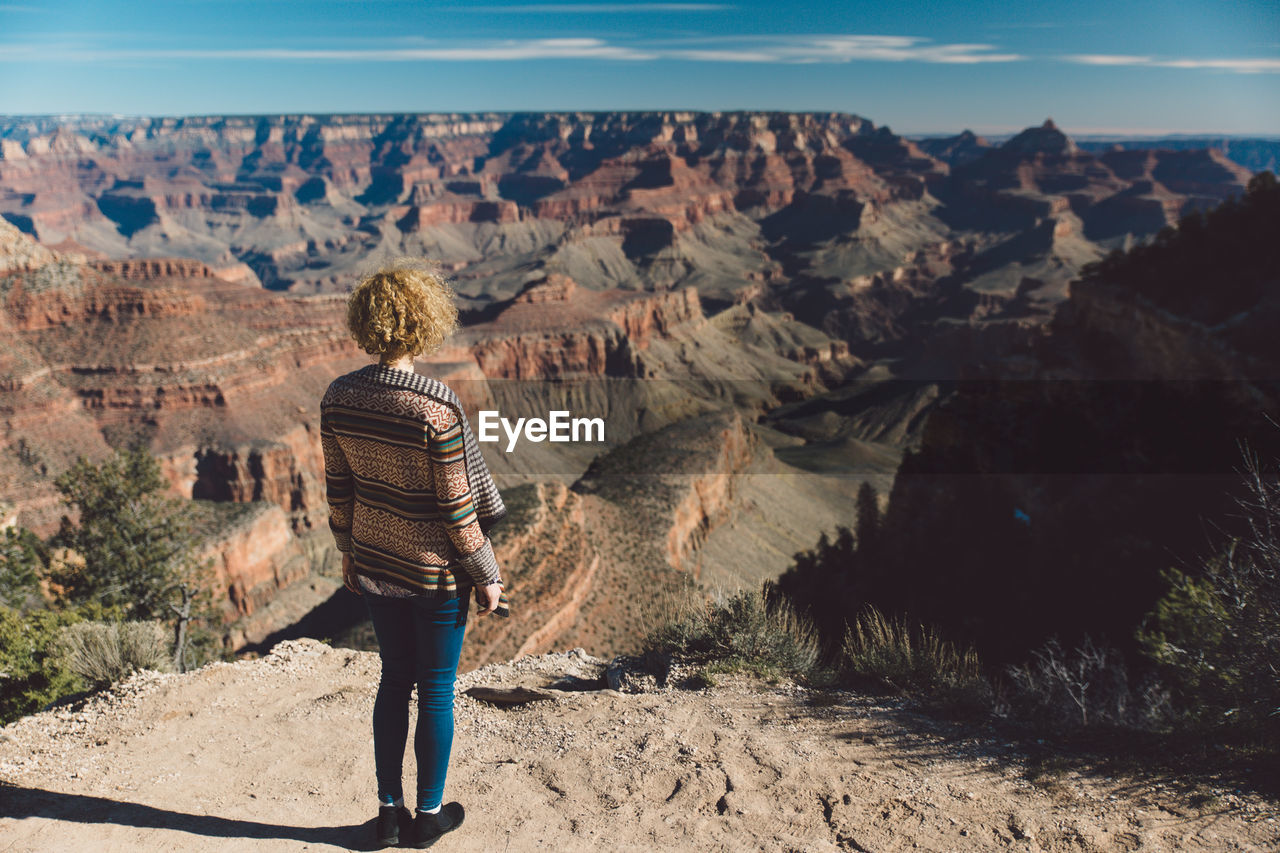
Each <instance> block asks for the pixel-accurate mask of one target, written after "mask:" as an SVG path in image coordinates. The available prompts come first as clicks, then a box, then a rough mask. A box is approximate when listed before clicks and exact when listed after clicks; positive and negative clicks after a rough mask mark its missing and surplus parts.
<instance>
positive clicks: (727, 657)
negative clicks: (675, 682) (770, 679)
mask: <svg viewBox="0 0 1280 853" xmlns="http://www.w3.org/2000/svg"><path fill="white" fill-rule="evenodd" d="M655 614H656V618H655V625H656V627H655V628H654V629H653V630H652V631H651V632H650V633H649V635H648V636H647V637H646V638H645V640H644V643H643V646H644V649H645V652H646V653H647V654H659V655H663V654H665V655H672V656H678V657H680V658H683V659H685V660H689V661H698V662H703V663H716V664H718V665H719V666H718V668H719V669H722V670H723V669H734V668H739V669H743V670H748V671H752V672H755V673H758V674H787V675H792V676H804V675H807V674H808V673H809V671H810V670H811V669H812V668H813V667H814V665H815V664H816V663H817V660H818V638H817V633H816V631H815V630H814V628H813V626H812V625H811V624H810V623H809V622H808V620H805V619H803V618H801V617H800V616H798V615H797V614H796V612H795V609H794V608H793V607H792V606H791V605H790V604H789V603H787V602H784V601H776V602H774V603H772V604H771V603H769V602H768V601H767V595H766V592H765V588H764V585H762V586H761V587H760V588H757V589H743V590H739V591H737V592H735V593H733V594H732V595H730V596H728V597H727V598H725V599H724V600H722V601H721V602H719V603H717V602H715V601H713V600H711V599H710V598H708V597H707V596H706V594H705V593H704V592H702V591H701V589H699V588H698V587H697V586H696V585H694V584H691V583H690V584H686V585H685V586H684V587H682V588H681V589H680V590H679V591H677V592H676V593H674V594H672V595H669V596H668V597H666V598H665V599H663V600H662V601H661V602H660V603H659V605H658V606H657V608H656V609H655Z"/></svg>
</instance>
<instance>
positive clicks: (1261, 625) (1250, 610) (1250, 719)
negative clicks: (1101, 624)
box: [1137, 450, 1280, 744]
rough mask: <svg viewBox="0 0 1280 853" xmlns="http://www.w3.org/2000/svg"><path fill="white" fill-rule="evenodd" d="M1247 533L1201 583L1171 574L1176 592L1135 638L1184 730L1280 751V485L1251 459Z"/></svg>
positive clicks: (1243, 504)
mask: <svg viewBox="0 0 1280 853" xmlns="http://www.w3.org/2000/svg"><path fill="white" fill-rule="evenodd" d="M1244 457H1245V475H1246V476H1245V484H1246V486H1247V495H1246V496H1245V497H1243V498H1239V499H1237V505H1238V506H1239V507H1240V508H1241V509H1242V510H1243V512H1242V513H1241V518H1243V519H1244V521H1245V522H1246V525H1247V527H1248V533H1247V534H1245V535H1243V536H1233V537H1230V538H1229V540H1228V542H1227V545H1226V546H1225V547H1224V548H1222V549H1221V551H1220V553H1218V554H1217V555H1216V556H1214V557H1213V558H1211V559H1209V560H1207V561H1206V563H1205V566H1204V570H1203V572H1202V573H1201V575H1200V576H1199V577H1191V576H1190V575H1188V574H1186V573H1184V572H1181V571H1179V570H1177V569H1172V568H1171V569H1168V570H1167V571H1166V572H1164V577H1165V580H1166V581H1167V582H1168V584H1169V589H1168V592H1167V593H1166V594H1165V595H1164V596H1163V597H1162V598H1161V599H1160V601H1159V602H1158V603H1157V604H1156V606H1155V608H1154V609H1153V611H1152V612H1151V613H1150V614H1149V615H1148V617H1147V619H1146V620H1145V621H1144V624H1143V626H1142V627H1141V628H1140V629H1139V630H1138V632H1137V638H1138V641H1139V643H1140V644H1141V647H1142V649H1143V651H1144V652H1145V653H1146V654H1147V655H1149V656H1150V657H1151V659H1152V660H1154V661H1155V662H1156V665H1157V667H1158V668H1159V671H1160V674H1161V676H1162V678H1163V679H1164V680H1165V681H1166V682H1167V683H1168V684H1169V685H1170V687H1171V689H1172V692H1173V697H1174V704H1175V707H1176V708H1177V709H1178V712H1179V714H1178V717H1179V719H1178V724H1179V725H1180V726H1181V727H1184V728H1187V729H1190V730H1195V731H1202V732H1207V733H1213V734H1215V735H1217V736H1220V737H1222V738H1224V739H1228V738H1229V739H1238V740H1244V741H1249V740H1255V741H1261V742H1264V743H1271V744H1276V743H1280V481H1277V478H1276V475H1275V474H1273V473H1272V474H1268V473H1265V472H1264V471H1263V469H1262V467H1261V466H1260V465H1259V462H1258V459H1257V457H1256V455H1254V454H1252V453H1250V452H1248V451H1247V450H1246V452H1245V454H1244Z"/></svg>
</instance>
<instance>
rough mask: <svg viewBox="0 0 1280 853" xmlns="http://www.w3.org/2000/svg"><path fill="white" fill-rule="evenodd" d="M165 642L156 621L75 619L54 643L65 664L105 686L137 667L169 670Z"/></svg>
mask: <svg viewBox="0 0 1280 853" xmlns="http://www.w3.org/2000/svg"><path fill="white" fill-rule="evenodd" d="M169 642H170V638H169V632H168V630H166V628H165V626H164V625H163V624H162V623H160V622H77V623H75V624H72V625H68V626H66V627H65V628H63V629H62V631H61V632H60V634H59V637H58V643H57V646H58V650H59V652H60V653H61V655H62V657H63V659H64V660H65V664H66V666H67V667H69V668H70V669H71V670H72V671H73V672H75V673H76V674H77V675H79V676H80V677H81V678H82V679H84V680H85V681H86V682H87V683H88V684H90V685H92V686H94V687H105V686H107V685H110V684H114V683H115V682H117V681H120V680H121V679H123V678H125V677H126V676H128V675H129V674H130V673H132V672H136V671H137V670H140V669H153V670H158V671H168V670H170V669H172V660H171V658H170V652H169Z"/></svg>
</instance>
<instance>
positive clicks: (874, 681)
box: [840, 605, 993, 712]
mask: <svg viewBox="0 0 1280 853" xmlns="http://www.w3.org/2000/svg"><path fill="white" fill-rule="evenodd" d="M840 668H841V670H842V674H843V676H844V678H845V680H847V681H849V682H852V683H855V684H862V685H864V686H869V687H873V688H882V689H886V688H887V689H888V690H890V691H892V692H894V693H900V694H905V695H912V696H916V697H918V698H921V699H924V700H925V701H927V702H928V703H929V704H932V705H936V706H939V707H940V708H944V709H947V710H951V711H965V712H981V711H984V710H986V709H988V708H990V706H991V703H992V698H993V693H992V689H991V685H990V683H989V682H988V681H987V679H986V677H985V675H984V674H983V672H982V666H981V664H980V662H979V660H978V653H977V651H975V650H974V649H973V648H972V647H966V648H964V649H960V648H958V647H957V646H956V645H955V644H954V643H952V642H951V641H949V640H946V639H944V638H943V637H942V636H941V635H940V634H939V633H938V631H937V630H936V629H934V628H932V627H927V626H924V625H917V626H914V627H913V626H910V625H908V624H907V621H906V618H905V617H902V616H899V617H897V618H895V619H892V620H891V619H888V618H886V617H885V616H884V614H883V613H881V612H880V611H879V610H878V609H877V608H875V607H874V606H872V605H868V606H867V607H865V608H864V609H863V611H862V613H860V614H859V615H858V617H857V618H856V619H855V620H854V622H853V624H852V625H850V626H849V627H848V628H847V629H846V631H845V636H844V642H843V644H842V646H841V655H840Z"/></svg>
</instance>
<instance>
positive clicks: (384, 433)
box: [320, 260, 508, 847]
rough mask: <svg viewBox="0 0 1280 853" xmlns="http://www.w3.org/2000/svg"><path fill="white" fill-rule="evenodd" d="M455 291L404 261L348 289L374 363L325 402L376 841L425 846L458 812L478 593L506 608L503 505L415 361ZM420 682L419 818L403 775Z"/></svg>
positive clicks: (443, 323) (482, 607) (334, 524)
mask: <svg viewBox="0 0 1280 853" xmlns="http://www.w3.org/2000/svg"><path fill="white" fill-rule="evenodd" d="M457 320H458V311H457V308H456V307H455V306H454V303H453V292H452V291H451V290H450V288H449V286H448V284H446V283H445V281H444V279H443V278H442V277H441V276H440V275H439V273H438V272H436V271H435V270H434V269H433V268H431V267H430V266H427V265H425V264H422V263H419V262H415V261H409V260H401V261H397V262H395V263H393V264H391V265H388V266H385V267H383V268H381V269H379V270H378V271H377V272H374V273H372V274H371V275H368V276H365V277H364V278H363V279H362V280H361V281H360V283H359V284H358V285H357V286H356V288H355V289H354V290H353V291H352V292H351V297H350V299H349V301H348V305H347V325H348V327H349V329H350V331H351V334H352V335H353V336H354V337H355V339H356V342H357V343H358V344H359V345H360V347H361V349H363V350H364V351H365V352H367V353H369V354H371V355H376V356H378V361H377V362H376V363H373V364H369V365H366V366H365V367H362V368H360V369H359V370H355V371H352V372H351V373H347V374H345V375H343V376H339V377H338V378H337V379H335V380H334V381H333V383H332V384H330V386H329V389H328V390H327V391H326V392H325V395H324V399H323V400H322V401H321V403H320V440H321V445H322V447H323V450H324V466H325V486H326V498H327V500H328V504H329V527H330V529H331V530H332V531H333V536H334V539H335V541H336V543H337V546H338V550H340V551H341V552H342V576H343V582H344V583H345V584H346V586H347V588H348V589H350V590H351V591H352V592H354V593H356V594H357V595H360V596H362V597H363V599H364V601H365V603H366V605H367V607H368V610H369V618H370V620H371V621H372V622H373V629H374V633H375V634H376V635H377V638H378V650H379V654H380V655H381V658H382V678H381V681H380V683H379V685H378V695H377V699H376V700H375V703H374V706H373V752H374V763H375V767H376V771H377V782H378V822H377V827H378V839H379V841H380V842H381V843H383V844H384V845H393V844H397V843H399V842H400V841H401V840H402V838H401V836H402V834H403V835H406V836H408V838H407V839H405V840H407V842H408V844H410V845H411V846H414V847H427V846H429V845H430V844H432V843H433V842H434V841H435V840H436V839H437V838H439V837H440V836H441V835H442V834H444V833H446V832H449V831H450V830H452V829H455V828H456V827H457V826H458V825H459V824H461V823H462V820H463V813H464V812H463V808H462V805H461V804H460V803H457V802H451V803H447V804H444V805H443V806H442V805H441V801H442V800H443V793H444V781H445V774H446V771H447V769H448V764H449V752H450V749H451V747H452V744H453V689H454V682H455V678H456V675H457V668H458V658H459V655H460V653H461V648H462V638H463V633H464V631H465V629H466V621H467V599H468V597H469V595H471V594H472V593H473V591H474V595H475V598H476V601H477V603H478V604H479V610H478V615H481V616H483V615H485V614H487V613H491V612H496V613H498V614H499V615H504V616H505V615H507V614H508V610H507V608H506V596H505V594H504V592H503V583H502V579H501V572H500V571H499V568H498V562H497V559H496V557H495V556H494V553H493V546H492V544H491V542H490V541H489V537H488V532H489V530H490V529H491V528H492V527H493V525H494V524H496V523H497V522H498V521H500V520H501V519H502V518H503V517H504V516H505V515H506V508H505V506H504V505H503V503H502V498H501V496H500V495H499V494H498V490H497V489H496V488H495V487H494V485H493V479H492V477H491V476H490V474H489V470H488V468H487V467H486V466H485V463H484V460H483V458H482V457H481V456H480V451H479V446H478V445H477V444H476V441H475V437H474V436H473V435H472V432H471V427H470V425H469V424H468V422H467V418H466V416H465V415H464V414H463V412H462V406H461V405H460V403H459V401H458V398H457V396H456V395H455V394H454V393H453V391H452V390H450V389H449V388H448V387H447V386H446V385H445V384H444V383H443V382H440V381H439V380H436V379H432V378H429V377H426V376H422V375H420V374H418V373H416V372H415V371H414V369H413V360H414V358H415V357H416V356H419V355H425V354H428V353H431V352H434V351H435V350H437V349H439V347H440V346H441V344H443V343H444V340H445V338H446V337H447V336H448V335H449V334H450V333H452V332H453V331H454V330H455V329H456V328H457ZM415 682H416V683H417V685H418V724H417V729H416V731H415V733H414V739H413V745H414V754H415V756H416V757H417V763H418V779H417V782H418V787H417V814H416V816H414V815H411V814H410V813H409V810H408V809H407V808H406V807H405V806H404V801H403V790H402V784H401V770H402V765H403V760H404V750H405V742H406V740H407V738H408V730H409V696H410V691H411V690H412V688H413V685H414V683H415Z"/></svg>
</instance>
